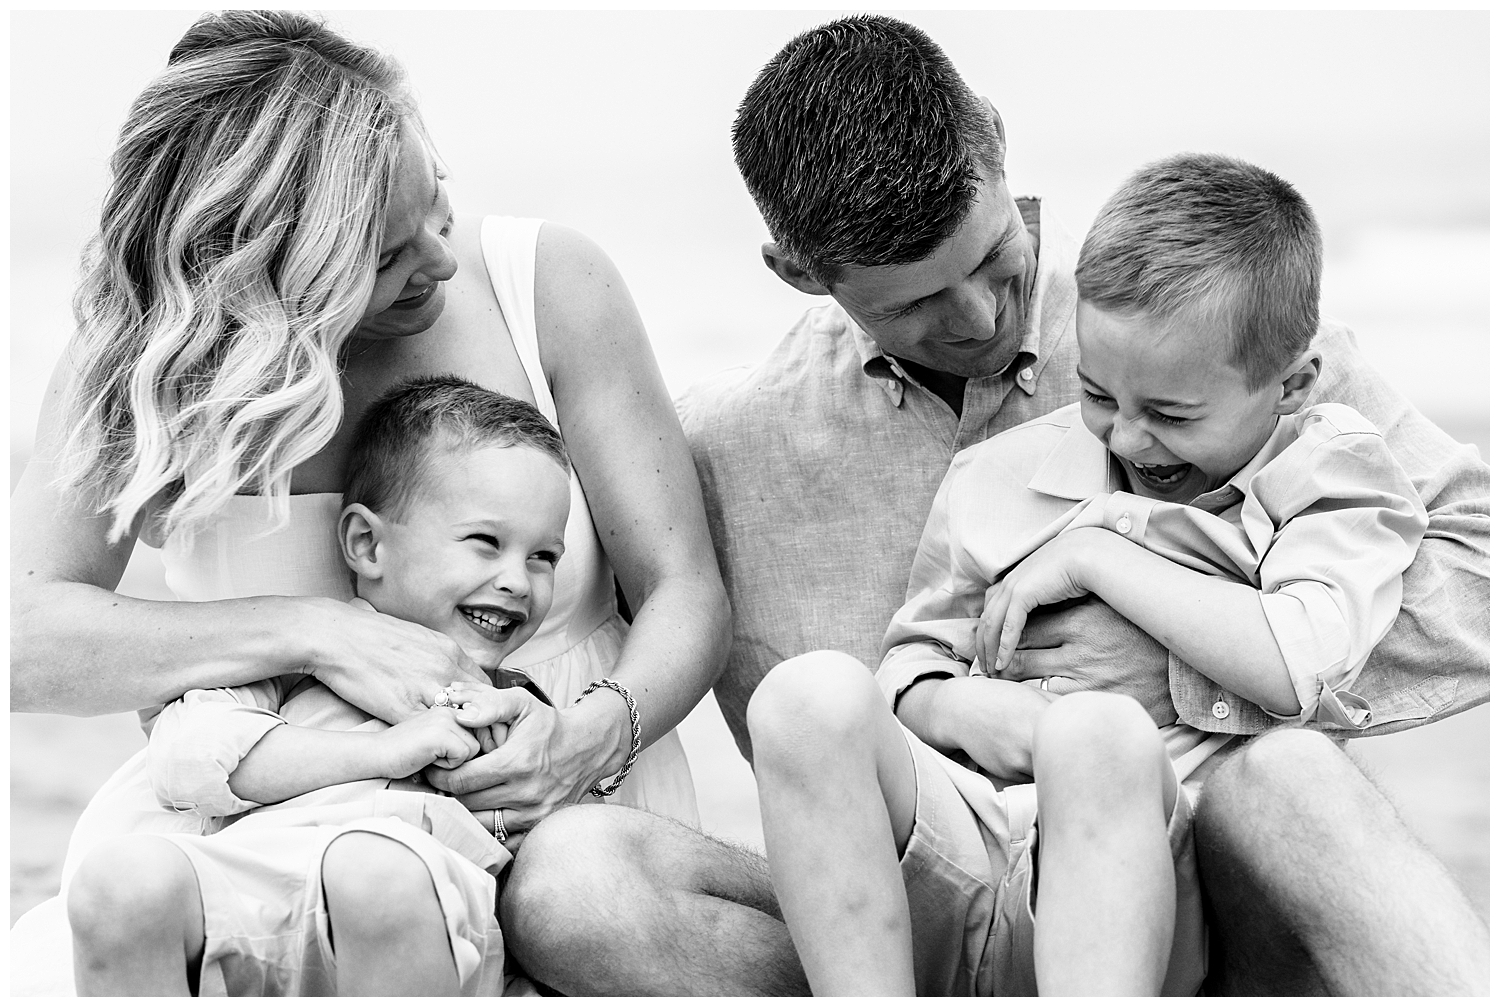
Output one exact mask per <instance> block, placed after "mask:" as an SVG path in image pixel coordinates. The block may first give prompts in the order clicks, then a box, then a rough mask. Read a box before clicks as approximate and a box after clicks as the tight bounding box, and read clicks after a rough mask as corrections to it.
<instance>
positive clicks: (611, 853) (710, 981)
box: [499, 804, 807, 996]
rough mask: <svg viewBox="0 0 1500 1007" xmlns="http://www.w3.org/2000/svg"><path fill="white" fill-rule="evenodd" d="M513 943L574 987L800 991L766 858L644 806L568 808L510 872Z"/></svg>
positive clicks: (538, 831)
mask: <svg viewBox="0 0 1500 1007" xmlns="http://www.w3.org/2000/svg"><path fill="white" fill-rule="evenodd" d="M502 881H503V883H504V888H503V889H502V890H501V893H500V905H499V911H500V924H501V927H502V929H503V930H504V931H505V941H506V946H507V948H509V950H510V951H511V953H512V954H514V955H515V956H516V959H517V961H519V962H520V963H521V966H522V968H524V969H525V970H526V973H527V974H528V975H530V976H531V977H532V978H534V979H537V980H538V981H540V982H543V983H545V984H547V985H548V986H551V987H552V988H554V989H556V990H558V991H559V992H561V993H566V994H568V995H570V996H587V995H593V996H608V995H616V996H798V995H805V994H806V993H807V981H806V980H805V979H803V977H802V969H801V966H800V965H799V964H798V963H797V952H796V950H795V949H794V948H793V947H792V940H791V936H790V935H789V934H788V933H787V929H786V924H784V923H783V922H782V921H781V915H780V912H779V910H778V909H777V907H776V897H775V895H774V894H772V890H771V877H770V873H769V870H768V868H767V866H766V862H765V859H764V858H763V857H760V856H758V855H756V854H754V853H752V852H750V851H748V850H743V849H740V848H739V847H736V846H731V845H729V844H727V843H723V842H720V841H718V840H716V839H712V838H710V837H708V836H705V835H703V834H702V833H700V832H696V831H694V830H693V829H690V828H688V827H687V826H685V825H683V824H682V823H680V822H676V821H673V820H672V819H670V818H662V817H660V816H658V815H653V814H650V813H649V812H645V811H638V810H636V809H634V808H626V807H621V806H619V805H607V804H583V805H576V806H574V807H570V808H564V809H563V810H562V811H559V812H557V813H556V814H554V815H552V816H551V817H549V818H547V819H546V820H545V821H543V822H542V823H541V824H540V825H538V826H537V827H536V828H535V829H533V830H532V831H531V833H530V835H528V836H527V837H526V841H525V842H524V843H523V844H522V845H521V850H520V852H519V853H518V854H517V856H516V860H515V863H514V864H513V865H512V866H511V868H510V870H509V872H508V874H507V875H506V876H505V877H503V878H502Z"/></svg>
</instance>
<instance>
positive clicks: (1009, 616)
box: [974, 528, 1115, 676]
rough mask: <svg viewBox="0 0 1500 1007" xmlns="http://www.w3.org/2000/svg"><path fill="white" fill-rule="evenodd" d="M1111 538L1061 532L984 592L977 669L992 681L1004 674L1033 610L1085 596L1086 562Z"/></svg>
mask: <svg viewBox="0 0 1500 1007" xmlns="http://www.w3.org/2000/svg"><path fill="white" fill-rule="evenodd" d="M1113 538H1115V536H1114V533H1113V532H1109V531H1105V530H1104V529H1101V528H1076V529H1074V530H1072V531H1066V532H1063V533H1062V534H1061V535H1059V536H1057V538H1055V539H1053V540H1052V541H1050V542H1048V543H1047V544H1045V545H1043V546H1042V547H1041V548H1040V549H1038V550H1037V551H1036V552H1034V553H1032V554H1031V555H1030V556H1027V557H1026V558H1025V559H1023V560H1021V562H1019V563H1017V564H1016V565H1015V566H1014V567H1013V568H1012V569H1011V571H1010V573H1008V574H1006V575H1005V576H1004V577H1002V578H1001V579H1000V580H999V582H998V583H996V584H994V585H992V586H991V587H990V589H989V590H988V591H986V592H985V598H984V614H983V615H982V616H981V617H980V620H979V626H978V627H977V628H976V630H975V632H974V650H975V652H976V653H977V655H978V659H979V667H980V668H981V669H982V670H983V671H984V673H985V674H986V675H990V676H994V675H996V674H998V673H999V672H1002V671H1004V670H1005V668H1006V666H1007V665H1009V664H1010V659H1011V655H1012V654H1013V653H1015V649H1016V644H1017V643H1019V642H1020V639H1021V631H1022V630H1023V629H1025V628H1026V617H1027V615H1028V614H1029V613H1030V612H1031V610H1032V609H1034V608H1037V607H1039V606H1042V605H1051V604H1054V603H1055V602H1059V601H1067V600H1068V599H1070V598H1081V597H1083V596H1084V595H1086V594H1088V593H1089V588H1088V585H1087V584H1086V583H1085V580H1086V578H1087V561H1088V560H1090V559H1092V558H1094V556H1095V555H1096V553H1097V551H1098V550H1102V549H1107V548H1108V547H1109V546H1108V542H1107V540H1108V539H1113Z"/></svg>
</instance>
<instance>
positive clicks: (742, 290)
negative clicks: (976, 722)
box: [10, 10, 1490, 452]
mask: <svg viewBox="0 0 1500 1007" xmlns="http://www.w3.org/2000/svg"><path fill="white" fill-rule="evenodd" d="M197 13H198V12H196V11H155V12H135V13H121V12H112V11H111V12H101V11H90V12H63V13H50V12H16V13H13V14H12V15H11V35H10V41H11V120H10V121H11V176H10V177H11V253H12V254H11V284H12V286H11V291H12V298H11V305H10V308H11V321H12V330H11V331H12V338H11V365H12V372H11V388H12V407H11V423H12V450H13V451H22V452H24V450H25V449H26V447H27V445H28V444H29V442H30V438H31V435H32V431H33V430H34V424H35V413H36V409H37V406H38V405H39V402H40V395H41V388H42V387H43V385H44V383H45V380H46V375H47V374H48V372H49V371H50V369H51V367H52V364H53V362H54V361H55V360H56V358H57V356H58V355H59V353H60V352H61V350H62V347H63V346H64V344H65V342H66V340H67V338H68V335H69V331H70V326H71V320H70V319H71V316H70V311H69V298H70V296H71V289H72V285H73V282H74V277H75V269H76V261H77V255H78V250H79V248H80V247H81V245H82V243H83V242H84V240H85V239H86V238H87V237H88V235H89V233H90V232H91V229H92V227H93V226H94V224H95V222H96V215H97V211H98V205H99V201H100V198H101V196H102V194H103V192H104V189H105V186H106V184H107V179H108V175H107V170H106V162H107V158H108V156H109V151H110V149H111V146H112V142H113V136H114V133H115V131H116V130H117V129H118V127H119V125H120V123H121V121H122V120H123V118H124V115H125V112H126V109H127V107H128V105H129V103H130V101H131V99H132V98H133V97H134V95H135V94H136V93H137V92H138V91H139V90H140V88H141V87H142V86H143V85H144V84H145V83H146V82H147V81H148V80H149V79H150V78H151V77H152V76H153V75H154V74H155V73H156V72H158V71H159V70H160V68H161V67H162V66H163V65H164V64H165V60H166V55H167V52H168V51H169V49H170V48H171V45H172V43H173V42H174V41H175V40H176V38H177V37H178V36H179V35H180V34H181V32H182V30H183V29H184V28H185V27H186V26H187V25H188V24H189V23H191V21H192V20H193V19H194V18H195V17H196V16H197ZM843 13H846V12H845V11H836V10H829V11H827V12H809V11H790V12H788V11H783V12H759V13H757V12H748V13H747V12H740V13H694V12H648V13H628V12H625V13H621V12H564V13H535V12H531V13H528V12H442V13H418V12H352V11H338V12H332V13H330V14H329V15H328V16H329V21H330V23H331V24H332V25H334V26H335V27H337V28H340V29H342V30H343V31H345V32H346V33H347V34H348V35H350V36H351V37H353V38H354V39H356V40H358V41H361V42H366V43H370V44H374V45H376V46H378V47H380V48H383V49H386V50H387V51H389V52H391V53H393V54H394V55H395V56H396V57H397V58H399V59H400V60H401V61H402V62H403V63H404V64H405V65H406V67H407V69H408V71H409V73H410V77H411V79H412V82H413V83H414V85H415V88H416V92H417V95H418V97H419V100H420V102H421V106H422V109H423V114H424V116H425V118H426V120H427V124H428V127H429V131H430V133H431V135H432V136H433V138H434V140H435V142H436V144H437V146H438V149H439V152H440V154H441V155H442V156H443V158H444V160H445V161H446V163H447V165H448V167H449V169H450V171H451V173H452V179H451V182H450V192H451V195H452V198H453V202H454V204H455V207H456V208H457V210H458V212H460V213H466V212H467V213H477V214H484V213H499V214H511V215H517V216H537V217H544V218H546V219H549V220H553V221H557V222H559V223H563V224H567V225H569V226H572V227H575V228H577V229H579V230H581V231H583V232H585V233H586V234H588V235H590V236H591V237H592V238H594V240H596V241H597V242H599V243H600V244H601V245H602V246H603V247H604V249H605V250H606V251H607V252H608V253H609V254H610V255H611V256H612V257H613V258H614V259H615V261H616V263H617V264H618V265H619V266H620V269H621V271H622V273H623V274H624V276H625V279H626V281H627V282H628V283H629V285H630V288H631V290H632V292H633V294H634V296H635V299H636V301H637V304H638V305H639V307H640V309H641V313H642V316H643V318H644V319H645V322H646V326H647V330H648V332H649V333H650V335H651V338H652V342H653V345H654V346H655V348H656V353H657V357H658V360H659V362H660V365H661V367H662V371H663V374H664V376H665V378H666V380H667V384H668V387H669V388H670V389H672V390H673V391H674V392H680V391H682V390H684V389H685V388H687V387H688V386H689V385H690V384H691V383H692V382H693V381H694V380H696V379H697V378H698V377H700V376H703V375H705V374H707V373H710V372H712V371H714V370H718V369H720V368H722V367H726V366H731V365H737V364H748V363H753V362H755V361H756V360H758V359H760V358H761V357H763V356H764V355H765V354H766V353H767V352H769V350H770V349H771V348H772V347H773V346H774V345H775V343H776V342H777V341H778V340H779V339H780V338H781V336H782V335H783V334H784V333H785V332H786V331H787V329H789V328H790V327H791V325H792V324H793V323H794V322H795V320H796V318H797V317H798V315H799V314H800V313H801V312H802V311H804V310H806V309H807V308H808V307H811V306H813V305H814V304H815V303H816V301H815V300H814V299H813V298H810V297H808V296H807V295H804V294H800V293H797V292H795V291H793V290H791V289H790V288H788V287H786V286H784V285H783V284H782V283H781V282H780V281H779V280H777V279H776V278H775V277H774V276H773V275H772V274H771V273H770V272H769V271H768V270H766V269H765V268H764V267H763V265H762V264H761V260H760V254H759V247H760V244H761V242H763V241H765V240H766V238H767V235H766V232H765V228H764V226H763V224H762V223H761V221H760V218H759V216H758V215H757V213H756V211H755V207H754V204H753V203H752V202H751V200H750V198H749V196H748V195H747V194H746V193H745V190H744V188H743V185H742V184H741V183H740V180H739V177H738V175H737V173H736V171H735V168H734V163H733V160H732V157H731V154H730V148H729V128H730V124H731V122H732V120H733V116H734V110H735V106H736V103H737V102H738V100H739V98H740V97H741V96H742V95H743V93H744V90H745V88H746V87H747V86H748V85H749V83H750V81H751V80H752V79H753V78H754V76H755V73H756V72H757V71H758V69H759V68H760V67H761V65H763V64H764V62H765V61H766V60H767V59H768V58H769V57H770V56H771V55H772V54H774V53H775V51H776V50H777V49H778V48H779V47H780V46H781V45H782V44H783V43H784V42H785V41H786V40H787V39H789V38H790V37H791V36H792V35H794V34H796V33H797V32H798V31H801V30H803V29H805V28H808V27H811V26H813V25H815V24H817V23H820V22H822V21H825V20H828V19H831V18H833V17H836V16H840V15H841V14H843ZM890 13H892V14H894V15H896V16H903V17H905V18H906V19H907V20H910V21H912V22H914V23H916V24H917V25H919V26H920V27H922V28H923V29H925V30H926V31H928V32H929V34H931V35H932V36H933V38H934V39H935V40H936V41H937V42H938V43H939V44H940V45H941V46H943V47H944V49H945V50H946V51H947V52H948V54H949V55H950V56H951V57H952V59H953V61H954V63H955V65H956V66H957V67H958V69H959V71H960V72H961V73H962V74H963V75H964V76H965V79H966V80H967V81H968V82H969V83H970V85H971V86H972V87H974V88H975V90H977V91H979V92H980V93H982V94H985V95H987V96H988V97H990V98H991V99H992V100H993V101H994V103H995V105H996V106H997V108H998V109H999V110H1000V112H1001V115H1002V117H1003V118H1004V120H1005V123H1006V129H1007V140H1008V143H1009V151H1008V155H1007V157H1008V163H1007V169H1008V173H1009V178H1010V180H1011V183H1012V190H1013V191H1015V192H1017V193H1018V194H1021V193H1025V194H1034V195H1040V196H1043V197H1044V198H1045V199H1046V201H1047V202H1048V204H1049V206H1050V208H1051V211H1052V212H1053V213H1054V214H1055V215H1056V216H1057V218H1058V219H1059V220H1060V221H1062V223H1063V225H1064V226H1065V227H1066V229H1067V230H1069V231H1070V232H1071V233H1072V234H1073V236H1074V237H1076V238H1082V236H1083V234H1084V232H1085V231H1086V230H1087V227H1088V223H1089V220H1090V219H1091V217H1092V215H1093V213H1094V212H1095V210H1096V209H1097V208H1098V206H1099V205H1100V204H1101V203H1102V202H1103V200H1104V199H1105V198H1106V196H1107V195H1108V194H1109V192H1110V191H1111V190H1112V188H1113V187H1114V186H1115V185H1116V184H1118V182H1119V181H1120V180H1122V179H1123V178H1124V177H1125V176H1126V175H1127V174H1128V173H1129V172H1130V171H1131V170H1132V169H1134V168H1135V167H1137V166H1139V165H1140V164H1142V163H1144V162H1145V161H1148V160H1150V159H1152V158H1155V157H1160V156H1162V155H1165V154H1169V153H1173V152H1176V151H1180V150H1211V151H1220V152H1223V153H1230V154H1235V155H1237V156H1240V157H1244V158H1247V159H1249V160H1251V161H1254V162H1256V163H1258V164H1261V165H1263V166H1265V167H1267V168H1270V169H1271V170H1273V171H1276V172H1278V173H1279V174H1281V175H1283V176H1284V177H1285V178H1287V179H1288V180H1290V181H1291V182H1292V183H1293V184H1295V185H1296V186H1298V188H1299V189H1300V190H1301V191H1302V192H1303V193H1304V195H1306V196H1307V198H1308V199H1309V201H1310V202H1311V203H1312V205H1313V207H1314V209H1315V210H1316V211H1317V213H1318V215H1319V218H1320V220H1321V222H1322V225H1323V229H1324V233H1325V240H1326V245H1327V272H1326V276H1325V286H1324V293H1325V296H1324V310H1325V314H1327V315H1330V316H1332V317H1336V318H1339V319H1340V320H1343V321H1346V322H1349V323H1350V324H1352V325H1353V326H1354V327H1355V331H1356V333H1357V334H1358V336H1359V338H1360V341H1361V344H1362V345H1363V346H1364V348H1365V350H1366V352H1367V353H1368V354H1369V355H1370V357H1371V358H1372V360H1374V361H1375V362H1376V364H1377V365H1378V366H1380V367H1382V368H1383V369H1384V370H1385V371H1386V372H1387V374H1388V375H1389V376H1391V377H1392V379H1393V380H1394V381H1395V382H1396V384H1397V385H1398V387H1400V388H1402V389H1403V390H1404V391H1406V393H1407V394H1408V395H1409V396H1410V397H1411V398H1413V400H1414V401H1416V402H1417V404H1418V405H1419V406H1420V407H1422V408H1423V409H1424V410H1425V411H1427V412H1429V414H1430V415H1433V416H1434V418H1437V419H1439V420H1440V421H1442V422H1445V423H1446V424H1448V425H1449V426H1450V428H1451V429H1457V428H1461V429H1477V428H1479V427H1482V426H1485V425H1487V420H1485V419H1483V417H1485V416H1487V409H1488V282H1489V281H1488V275H1489V268H1488V255H1489V251H1488V248H1489V235H1488V220H1489V163H1488V151H1489V116H1490V113H1489V78H1488V59H1489V27H1488V14H1487V13H1485V12H1458V13H1454V12H1447V13H1436V14H1433V13H1415V12H1375V13H1370V12H1323V13H1289V12H1248V13H1243V12H1242V13H1230V12H1217V13H1185V12H1177V13H1152V14H1140V13H1118V12H1084V13H1058V14H1042V13H1018V12H923V11H917V12H907V13H903V12H901V11H891V12H890ZM1476 436H1477V435H1476ZM1461 439H1476V437H1462V438H1461Z"/></svg>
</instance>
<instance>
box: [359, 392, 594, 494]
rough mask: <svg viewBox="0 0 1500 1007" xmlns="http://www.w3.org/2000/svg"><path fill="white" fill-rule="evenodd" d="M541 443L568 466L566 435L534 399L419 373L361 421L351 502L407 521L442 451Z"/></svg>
mask: <svg viewBox="0 0 1500 1007" xmlns="http://www.w3.org/2000/svg"><path fill="white" fill-rule="evenodd" d="M517 446H520V447H529V448H535V449H536V450H538V451H540V452H542V453H543V454H544V455H546V456H547V457H549V458H551V459H552V460H553V461H555V462H557V464H559V465H561V466H562V467H563V469H564V471H567V470H568V451H567V448H566V447H564V446H563V440H562V436H561V435H560V434H559V433H558V432H557V429H556V428H555V427H553V425H552V424H551V423H549V422H547V418H546V417H545V416H543V415H542V414H541V412H540V411H538V410H537V408H536V407H535V406H533V405H531V404H530V403H528V402H522V401H521V400H520V399H514V398H511V397H510V396H509V395H502V394H500V393H499V392H494V391H490V390H489V389H488V388H481V387H480V386H479V385H476V384H474V383H473V382H471V381H465V380H463V379H462V378H457V377H452V376H448V375H439V376H436V377H426V378H413V379H411V380H408V381H404V382H402V383H401V384H399V385H397V386H396V387H395V388H393V389H391V390H390V391H389V392H386V393H385V394H384V395H382V396H381V397H380V399H379V400H378V401H377V402H376V403H375V404H374V405H373V406H371V407H370V410H369V412H367V413H365V415H364V418H363V419H361V420H360V422H359V426H358V428H357V429H356V430H355V433H354V443H353V445H352V446H351V447H350V450H349V460H348V462H347V464H346V466H345V469H344V473H345V477H344V503H343V505H344V506H345V507H347V506H349V505H350V504H354V503H358V504H364V505H365V506H366V507H368V508H370V510H372V511H374V512H375V513H377V514H381V515H383V516H386V517H388V518H390V519H392V520H398V521H399V520H400V519H401V518H402V516H403V515H404V514H405V512H406V509H407V508H408V507H409V506H410V505H411V503H412V501H413V500H414V499H415V498H416V496H417V495H418V494H419V493H420V492H422V491H423V490H424V489H426V487H427V481H428V477H429V474H430V472H431V461H432V458H433V457H434V456H435V455H436V454H437V453H438V452H440V451H475V450H478V449H480V448H487V447H517Z"/></svg>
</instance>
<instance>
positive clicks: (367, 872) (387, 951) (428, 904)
mask: <svg viewBox="0 0 1500 1007" xmlns="http://www.w3.org/2000/svg"><path fill="white" fill-rule="evenodd" d="M323 893H324V896H325V897H326V898H327V900H328V924H329V927H330V929H331V930H332V931H333V953H334V958H335V961H336V962H337V964H338V992H339V996H423V995H425V996H457V995H458V991H459V984H458V968H457V966H455V965H454V963H453V949H452V948H451V947H449V944H448V928H447V926H446V925H445V923H444V922H443V913H442V909H441V908H440V907H439V905H438V900H437V891H436V890H435V889H434V888H433V883H432V875H431V874H430V873H429V872H428V870H427V865H426V864H424V863H422V860H421V858H420V857H418V856H417V855H416V854H415V853H413V852H412V851H411V850H409V849H407V848H406V847H405V846H403V845H402V844H401V843H398V842H396V841H395V840H393V839H388V838H386V837H385V836H380V835H376V834H374V833H370V832H350V833H346V834H345V835H342V836H339V837H338V838H337V839H335V840H334V841H333V842H331V843H329V844H328V849H327V851H326V852H325V854H324V857H323Z"/></svg>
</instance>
